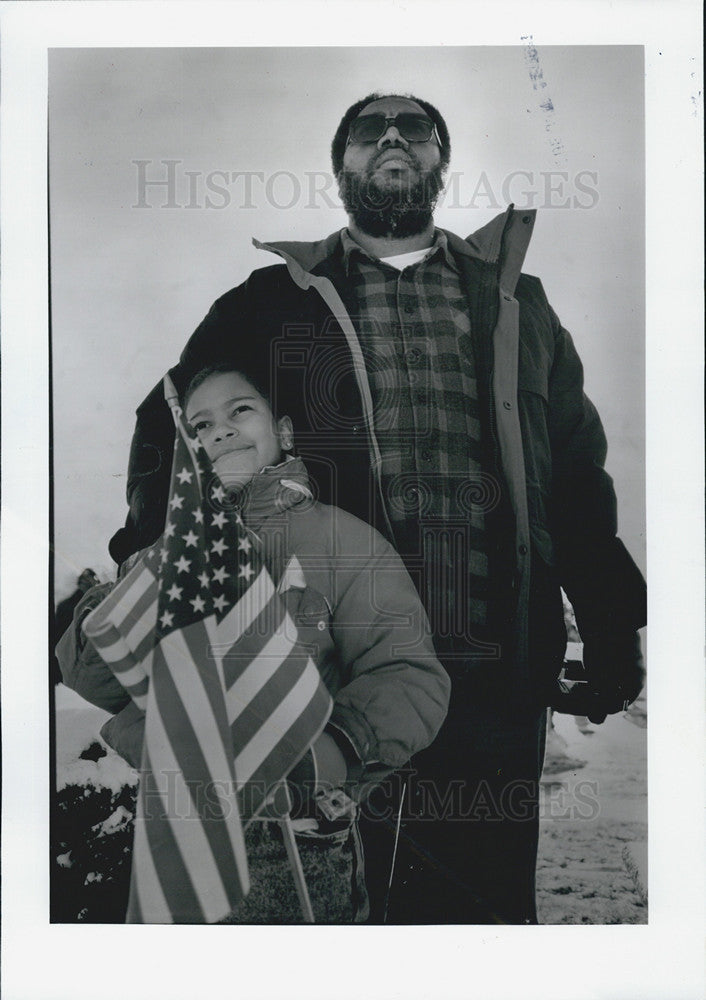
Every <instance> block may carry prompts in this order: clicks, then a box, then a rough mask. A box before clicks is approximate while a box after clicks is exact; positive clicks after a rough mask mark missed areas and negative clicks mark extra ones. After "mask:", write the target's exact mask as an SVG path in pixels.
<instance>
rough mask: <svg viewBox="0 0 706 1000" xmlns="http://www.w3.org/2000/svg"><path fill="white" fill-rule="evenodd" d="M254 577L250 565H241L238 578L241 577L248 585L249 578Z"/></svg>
mask: <svg viewBox="0 0 706 1000" xmlns="http://www.w3.org/2000/svg"><path fill="white" fill-rule="evenodd" d="M254 575H255V570H254V569H253V568H252V566H251V565H250V563H243V565H242V566H241V567H240V571H239V573H238V576H239V577H241V576H243V577H245V579H246V580H247V582H248V583H250V577H251V576H254Z"/></svg>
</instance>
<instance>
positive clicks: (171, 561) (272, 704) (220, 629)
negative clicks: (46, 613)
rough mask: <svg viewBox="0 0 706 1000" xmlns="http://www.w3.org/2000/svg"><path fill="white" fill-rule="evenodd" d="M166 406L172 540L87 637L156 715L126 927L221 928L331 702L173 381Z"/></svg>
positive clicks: (148, 735)
mask: <svg viewBox="0 0 706 1000" xmlns="http://www.w3.org/2000/svg"><path fill="white" fill-rule="evenodd" d="M165 394H166V395H167V398H168V399H170V396H171V397H172V401H171V402H170V405H172V409H173V413H174V417H175V422H176V428H177V432H176V439H175V444H174V460H173V464H172V477H171V487H170V498H169V508H168V515H167V523H166V527H165V531H164V534H163V536H162V537H161V538H160V539H159V540H158V541H157V542H156V543H155V544H154V545H152V546H151V547H150V548H149V549H148V550H147V552H146V553H144V554H143V555H142V556H141V558H140V559H139V560H138V561H137V563H136V564H135V566H133V567H132V569H131V570H130V571H129V573H128V574H127V575H126V576H125V577H124V578H123V579H122V580H121V581H120V582H119V583H118V584H117V585H116V586H115V588H114V589H113V590H112V591H111V593H110V594H109V595H108V597H107V598H106V599H105V600H104V601H103V603H102V604H100V605H99V606H98V608H96V609H95V611H93V612H92V613H91V615H89V616H88V617H87V618H86V620H85V622H84V629H85V632H86V635H87V636H88V637H89V638H90V639H91V641H92V642H93V644H94V645H95V647H96V649H97V650H98V652H99V654H100V655H101V657H102V658H103V660H104V661H105V662H106V663H107V664H108V665H109V666H110V668H111V670H112V671H113V673H114V674H115V676H116V677H117V678H118V679H119V680H120V682H121V683H122V684H123V686H124V687H125V689H126V690H127V691H128V693H129V694H130V696H131V697H132V699H133V700H134V701H135V703H136V704H137V705H138V706H139V707H140V708H142V709H144V710H145V712H146V720H145V740H144V746H143V757H142V767H141V780H140V790H139V795H138V804H137V814H136V818H135V841H134V849H133V867H132V875H131V884H130V900H129V905H128V916H127V919H128V922H134V923H212V922H215V921H218V920H220V919H222V918H223V917H225V916H226V915H227V914H229V913H230V912H231V911H232V910H233V908H234V907H236V906H237V904H238V902H239V901H240V900H241V899H242V898H243V896H244V895H246V894H247V892H248V888H249V883H248V872H247V859H246V854H245V846H244V839H243V828H244V826H247V824H248V822H249V821H250V820H252V819H253V818H254V817H256V816H257V815H258V814H259V813H262V812H263V811H264V810H265V807H266V806H267V810H266V811H267V812H270V810H271V808H272V807H271V801H272V796H273V793H274V792H275V791H276V790H277V789H278V788H279V789H280V791H281V787H282V785H281V783H282V779H283V778H284V776H285V775H286V774H287V773H288V772H289V771H290V770H291V768H292V767H293V766H294V765H295V764H296V763H297V761H298V760H299V759H300V758H301V757H302V756H303V755H304V753H305V752H306V750H307V748H308V747H309V746H310V745H311V743H312V741H313V740H314V739H316V737H317V736H318V735H319V733H320V732H321V731H322V729H323V727H324V725H325V724H326V721H327V719H328V716H329V714H330V711H331V699H330V696H329V694H328V692H327V690H326V688H325V686H324V684H323V682H322V680H321V677H320V674H319V672H318V670H317V668H316V665H315V664H314V663H313V662H312V660H311V659H310V658H309V657H308V655H307V654H306V653H305V652H304V651H303V650H302V648H301V647H300V645H299V644H298V642H297V636H296V629H295V626H294V623H293V622H292V620H291V618H290V617H289V615H288V613H287V611H286V609H285V607H284V605H283V603H282V601H281V599H280V597H279V595H278V594H277V593H276V590H275V586H274V584H273V581H272V579H271V578H270V575H269V573H268V571H267V569H266V567H265V566H264V564H263V562H262V559H261V557H260V555H259V552H258V540H257V539H256V538H255V537H254V536H252V535H251V534H250V533H249V532H248V530H247V529H246V527H245V525H244V523H243V521H242V518H241V517H240V515H239V513H238V512H237V511H235V510H233V509H229V507H228V497H227V494H226V491H225V490H224V489H223V486H222V484H221V483H220V481H219V480H218V478H217V476H216V474H215V472H214V471H213V468H212V466H211V464H210V462H209V460H208V458H207V456H206V455H205V454H204V452H203V450H201V451H200V452H198V454H197V449H198V447H199V443H198V441H197V440H196V439H194V438H192V437H191V436H190V434H189V431H188V429H187V427H186V424H185V422H184V419H183V417H182V415H181V411H180V410H179V409H178V407H177V406H176V405H174V403H173V396H174V395H175V394H174V391H173V386H171V383H170V382H168V379H165ZM279 798H280V802H281V795H280V796H279Z"/></svg>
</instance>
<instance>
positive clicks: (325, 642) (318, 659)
mask: <svg viewBox="0 0 706 1000" xmlns="http://www.w3.org/2000/svg"><path fill="white" fill-rule="evenodd" d="M281 597H282V600H283V601H284V604H285V607H286V608H287V611H288V612H289V616H290V618H291V620H292V622H293V623H294V627H295V629H296V632H297V637H298V639H299V642H300V643H302V644H303V645H304V646H305V648H306V649H307V652H308V653H309V655H310V656H311V657H312V659H313V660H314V661H315V663H316V664H317V666H319V668H321V665H322V664H323V662H324V661H326V660H328V658H329V655H330V654H331V653H332V651H333V648H334V643H333V636H332V633H331V623H332V617H333V616H332V609H331V605H330V603H329V601H328V599H327V598H326V596H325V595H324V594H322V593H320V592H319V591H318V590H315V589H314V588H313V587H308V586H307V587H304V588H298V587H292V588H290V589H288V590H286V591H285V592H284V593H283V594H282V595H281Z"/></svg>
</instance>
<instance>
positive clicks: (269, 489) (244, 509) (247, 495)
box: [233, 458, 313, 531]
mask: <svg viewBox="0 0 706 1000" xmlns="http://www.w3.org/2000/svg"><path fill="white" fill-rule="evenodd" d="M233 499H234V500H235V502H236V504H237V505H238V509H239V510H240V513H241V516H242V518H243V521H244V522H245V524H246V525H247V527H248V528H250V529H251V530H252V531H258V530H259V529H260V528H261V527H262V525H263V523H264V522H265V521H266V520H267V518H268V517H271V516H272V515H273V514H282V513H284V512H285V511H286V510H290V509H291V508H292V507H296V506H297V505H298V504H301V503H304V502H308V503H311V501H312V500H313V493H312V492H311V489H310V488H309V475H308V473H307V471H306V466H305V465H304V463H303V462H302V460H301V459H300V458H288V459H285V461H284V462H281V463H280V464H279V465H269V466H266V468H264V469H263V470H262V472H259V473H258V474H257V475H256V476H253V478H252V479H251V480H250V482H249V483H248V484H247V485H246V486H245V487H244V488H243V489H242V491H240V494H239V495H237V496H235V497H234V498H233Z"/></svg>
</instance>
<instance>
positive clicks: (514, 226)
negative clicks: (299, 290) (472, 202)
mask: <svg viewBox="0 0 706 1000" xmlns="http://www.w3.org/2000/svg"><path fill="white" fill-rule="evenodd" d="M536 214H537V212H536V209H526V210H525V209H523V210H522V211H518V210H517V209H515V208H514V206H513V205H510V206H509V207H508V208H507V210H506V211H505V212H503V213H502V214H501V215H497V216H495V218H494V219H491V221H490V222H488V223H487V224H486V225H485V226H482V227H481V228H480V229H478V230H476V231H475V232H474V233H471V235H470V236H467V237H466V239H465V240H463V239H461V238H460V237H459V236H456V234H455V233H452V232H450V231H449V230H446V229H444V230H442V232H443V233H444V234H445V236H446V239H447V240H448V244H449V247H450V248H451V251H452V252H453V253H456V254H460V255H462V256H469V257H475V258H476V259H477V260H481V261H483V262H484V263H487V264H497V265H499V267H500V284H501V287H502V288H503V289H504V290H505V291H509V292H510V293H512V292H514V289H515V285H516V284H517V279H518V278H519V276H520V271H521V268H522V263H523V261H524V257H525V254H526V252H527V247H528V246H529V241H530V237H531V235H532V229H533V228H534V221H535V217H536ZM253 245H254V246H255V247H257V248H258V249H259V250H269V251H271V252H272V253H276V254H277V255H278V256H280V257H283V258H284V260H285V261H286V262H287V264H288V265H289V266H290V271H291V270H292V264H293V265H295V270H296V272H297V273H298V275H299V281H298V283H299V284H302V280H301V279H302V278H303V276H304V275H305V274H311V272H312V271H314V270H315V269H316V268H317V267H318V265H320V264H322V263H323V262H324V261H326V260H328V259H329V258H330V257H332V256H333V255H334V254H335V253H336V252H338V251H340V245H341V233H340V230H339V231H337V232H335V233H331V235H330V236H327V237H326V239H323V240H317V241H316V242H315V243H308V242H298V241H284V242H277V243H261V242H260V241H259V240H256V239H253ZM306 284H308V282H307V283H306Z"/></svg>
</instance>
